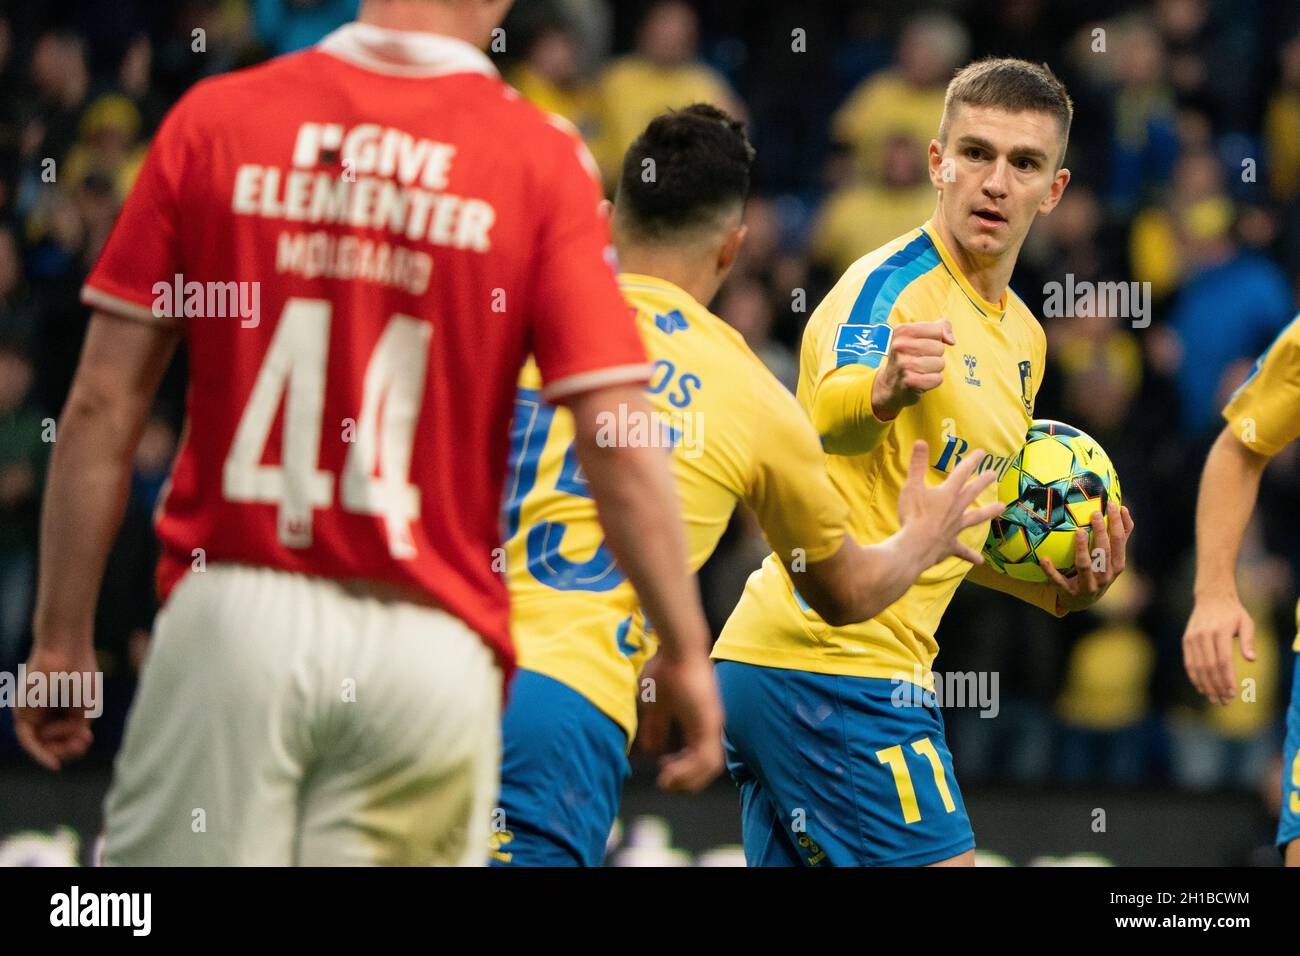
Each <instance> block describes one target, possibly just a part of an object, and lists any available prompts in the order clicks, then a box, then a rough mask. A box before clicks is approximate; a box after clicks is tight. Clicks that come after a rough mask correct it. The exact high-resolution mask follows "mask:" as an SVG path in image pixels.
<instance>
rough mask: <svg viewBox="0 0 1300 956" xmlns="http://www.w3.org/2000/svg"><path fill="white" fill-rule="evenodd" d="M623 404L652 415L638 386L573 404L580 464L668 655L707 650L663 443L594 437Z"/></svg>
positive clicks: (622, 565) (621, 564)
mask: <svg viewBox="0 0 1300 956" xmlns="http://www.w3.org/2000/svg"><path fill="white" fill-rule="evenodd" d="M620 405H624V406H626V409H627V411H626V415H627V416H628V417H627V419H626V420H628V421H634V420H635V416H637V415H644V416H646V420H647V421H650V420H651V419H650V415H651V411H650V407H649V405H648V404H647V403H646V401H645V398H644V397H643V396H642V394H641V391H640V389H639V388H632V387H627V388H610V389H601V390H600V391H598V392H593V393H589V394H587V395H584V396H580V397H579V398H578V399H575V400H574V401H573V402H571V403H570V408H571V409H572V411H573V414H574V425H575V429H576V436H577V451H578V461H579V463H580V464H581V466H582V470H583V473H584V474H585V475H586V477H587V483H588V485H589V486H590V488H591V493H592V498H593V499H594V500H595V502H596V509H597V511H598V513H599V516H600V523H601V527H602V528H603V529H604V531H605V539H606V541H607V542H608V543H609V547H610V551H611V552H612V553H613V555H614V559H615V560H616V561H617V562H618V565H619V568H621V569H622V571H623V573H624V574H625V575H627V578H628V580H630V581H631V582H632V586H633V587H634V588H635V589H636V592H637V596H638V598H639V599H640V601H641V605H642V607H643V608H644V609H645V612H646V616H647V617H648V618H649V619H650V621H652V622H653V623H654V627H655V630H656V632H657V633H658V634H659V637H660V639H661V640H662V642H663V650H664V653H665V655H666V656H668V657H686V656H690V655H696V654H705V653H707V651H708V647H709V632H708V625H707V623H706V622H705V619H704V612H703V610H702V608H701V606H700V600H699V593H698V589H697V587H696V584H695V579H694V576H693V575H692V574H691V573H690V571H689V569H688V568H687V565H686V540H685V535H684V533H683V530H682V522H681V513H680V507H679V504H678V501H677V492H676V489H675V488H674V486H673V480H672V473H671V471H670V470H669V464H668V456H667V455H665V454H664V452H663V450H662V449H659V448H649V447H635V446H626V445H624V446H619V445H617V444H613V445H602V444H601V443H600V442H599V441H598V440H597V435H598V433H599V431H600V425H601V422H602V421H603V419H602V417H601V416H602V415H603V414H611V415H615V416H617V415H619V414H620V413H619V412H618V408H619V406H620Z"/></svg>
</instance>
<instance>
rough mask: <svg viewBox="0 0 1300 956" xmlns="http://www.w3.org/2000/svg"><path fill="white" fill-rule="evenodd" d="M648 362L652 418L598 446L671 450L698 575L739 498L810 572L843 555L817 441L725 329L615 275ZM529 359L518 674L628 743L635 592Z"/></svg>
mask: <svg viewBox="0 0 1300 956" xmlns="http://www.w3.org/2000/svg"><path fill="white" fill-rule="evenodd" d="M619 281H620V284H621V286H622V289H623V294H624V296H625V298H627V300H628V302H629V303H630V304H631V306H632V307H633V308H634V309H635V310H636V316H637V324H638V326H639V328H640V330H641V335H642V339H643V340H644V342H645V345H646V351H647V353H648V354H649V357H650V359H651V360H652V361H653V363H654V372H653V377H652V379H651V381H650V384H649V386H648V388H647V398H648V400H649V403H650V405H651V406H652V408H653V410H654V419H653V421H632V420H628V419H629V416H627V415H620V416H618V417H616V418H611V419H610V420H608V421H607V422H604V423H600V428H601V430H602V431H606V430H607V432H608V433H607V434H605V435H604V436H603V438H602V436H601V435H598V438H602V440H608V441H617V442H641V443H647V442H648V443H651V444H657V445H661V446H663V447H664V448H671V449H672V452H671V456H672V457H671V462H672V471H673V476H674V479H675V482H676V487H677V495H678V498H679V499H680V502H681V511H682V518H683V521H684V523H685V527H686V536H687V545H688V549H689V562H690V567H691V569H692V570H696V569H698V568H699V567H700V565H702V564H703V563H704V562H705V560H706V559H707V558H708V557H709V555H710V554H712V553H713V549H714V548H715V547H716V546H717V543H718V539H719V538H720V537H721V536H722V533H723V531H725V530H726V527H727V522H728V521H729V520H730V517H731V513H732V511H733V509H734V508H735V505H736V502H737V501H743V502H744V503H745V504H747V505H748V506H749V507H750V508H751V509H753V511H754V512H755V514H756V515H757V517H758V519H759V523H760V525H761V526H762V528H763V531H764V534H765V535H766V536H767V540H768V543H769V544H770V545H771V546H772V547H773V548H779V549H793V548H796V547H799V548H803V549H804V550H805V552H806V555H805V557H806V560H807V561H808V562H816V561H821V560H824V559H825V558H828V557H830V556H831V555H832V554H834V553H835V551H836V550H838V548H839V546H840V544H841V542H842V540H843V538H844V535H845V533H846V531H847V527H848V509H847V506H846V505H845V503H844V501H843V499H842V498H840V497H839V496H838V495H837V494H836V493H835V489H834V487H833V486H832V485H831V482H830V478H829V477H828V476H827V473H826V467H825V457H824V456H823V455H822V452H821V448H820V446H819V444H818V441H817V433H816V432H815V431H814V430H813V428H812V425H811V424H810V423H809V422H808V419H807V416H806V415H805V414H804V412H803V410H802V409H801V408H800V407H799V404H798V402H797V401H796V400H795V398H794V396H793V395H791V394H790V393H789V392H788V391H787V390H786V389H785V388H784V387H783V386H782V385H781V384H780V383H779V382H778V381H777V380H776V378H775V377H773V375H772V374H771V373H770V372H769V371H768V370H767V369H766V368H765V367H764V366H763V364H762V363H761V362H760V361H759V360H758V358H757V357H756V356H755V355H754V353H753V352H751V351H750V350H749V348H748V346H746V345H745V341H744V339H743V338H741V336H740V334H739V333H738V332H736V330H735V329H733V328H731V327H730V326H728V325H726V324H725V323H724V322H723V321H722V320H721V319H719V318H718V317H716V316H715V315H713V314H712V313H710V312H709V311H708V310H707V309H706V308H705V307H704V306H702V305H701V304H700V303H699V302H697V301H696V300H695V299H694V298H692V297H691V296H690V295H689V294H688V293H686V292H685V291H683V290H682V289H680V288H678V287H677V286H675V285H673V284H672V283H670V282H666V281H664V280H662V279H658V278H654V277H651V276H642V275H632V274H624V275H622V276H620V278H619ZM540 385H541V382H540V379H539V377H538V373H537V369H536V367H535V366H533V365H532V363H531V362H530V363H529V365H528V367H526V368H525V369H524V372H523V376H522V378H521V380H520V389H519V394H518V399H517V401H516V410H515V421H514V426H513V429H512V435H511V439H512V445H511V456H510V463H511V472H510V474H509V475H508V476H507V484H506V500H505V504H504V520H505V524H506V527H505V533H506V576H507V580H508V583H509V586H510V603H511V608H510V623H511V633H512V636H513V638H514V642H515V647H516V649H517V650H518V655H519V666H520V667H523V668H526V669H528V670H532V671H537V672H539V673H542V674H545V675H547V676H548V677H552V678H554V679H556V680H558V681H560V682H562V683H564V684H566V685H568V686H569V687H571V688H573V689H574V690H576V691H578V692H579V693H581V694H582V695H583V696H585V697H586V698H587V699H588V700H590V701H591V702H592V703H593V704H595V705H596V706H597V707H599V708H600V709H601V710H602V711H604V712H605V713H606V714H608V715H609V716H610V717H611V718H613V719H614V720H615V721H617V722H618V723H619V724H620V725H621V726H622V727H623V728H624V729H625V730H626V731H627V733H628V738H629V740H630V739H631V738H632V736H633V735H634V733H635V728H636V702H637V701H636V698H637V679H638V677H639V675H640V672H641V667H642V666H643V665H644V663H645V662H646V661H647V660H648V659H649V658H650V657H652V656H653V655H654V652H655V650H656V647H657V643H656V640H655V638H654V634H653V630H652V628H650V627H649V626H648V624H647V622H646V621H645V618H644V615H643V614H642V613H641V611H640V608H639V606H638V603H637V597H636V593H635V592H634V591H633V589H632V585H631V584H630V583H629V582H628V581H627V580H626V579H624V577H623V575H622V573H621V572H620V571H619V569H618V567H617V565H616V564H615V563H614V559H613V557H612V556H611V555H610V553H609V550H608V548H607V547H606V546H605V543H604V536H603V533H602V531H601V527H600V523H599V521H598V520H597V516H596V506H595V502H594V501H592V499H591V495H590V492H589V491H588V490H587V483H586V480H585V479H584V478H583V476H582V472H581V469H580V468H579V467H578V461H577V454H576V452H575V450H574V428H573V417H572V415H571V414H570V413H569V411H568V410H567V409H564V408H556V407H554V406H551V405H548V404H546V403H544V402H543V401H542V400H541V398H540V395H539V390H540Z"/></svg>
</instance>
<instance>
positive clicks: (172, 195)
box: [81, 101, 184, 326]
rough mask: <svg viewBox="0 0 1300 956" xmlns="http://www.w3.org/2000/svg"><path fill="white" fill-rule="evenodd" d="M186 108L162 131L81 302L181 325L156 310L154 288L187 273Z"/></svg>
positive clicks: (173, 114)
mask: <svg viewBox="0 0 1300 956" xmlns="http://www.w3.org/2000/svg"><path fill="white" fill-rule="evenodd" d="M183 105H184V101H182V102H181V103H180V104H178V105H177V106H176V108H175V109H173V110H172V111H171V113H170V114H168V116H167V118H166V119H165V120H164V121H163V124H162V126H161V127H159V129H158V133H157V135H155V136H154V140H153V143H152V144H151V145H150V147H149V153H148V155H147V156H146V157H145V161H144V164H143V165H142V166H141V168H140V174H139V175H138V176H137V177H136V181H135V185H134V186H132V187H131V194H130V195H129V196H127V197H126V202H125V203H123V205H122V211H121V213H119V214H118V217H117V222H116V224H115V225H114V226H113V231H112V232H111V233H110V234H109V237H108V242H106V243H105V244H104V250H103V252H102V253H100V256H99V261H98V262H97V263H96V264H95V268H94V269H93V270H92V271H91V273H90V276H89V278H87V279H86V284H85V285H84V286H82V289H81V301H82V302H83V303H84V304H85V305H88V306H90V307H91V308H94V309H101V310H103V311H105V312H110V313H113V314H114V315H119V316H122V317H124V318H129V319H139V320H141V321H145V322H155V323H160V324H163V325H169V326H170V325H179V324H180V322H179V320H176V319H173V318H171V317H170V316H168V315H167V314H166V312H165V311H163V310H161V309H155V308H154V303H155V301H156V300H158V298H159V296H158V293H157V291H155V289H154V286H155V284H157V283H160V282H164V283H166V284H167V285H168V286H172V285H173V283H174V281H175V276H176V274H177V273H179V272H181V271H182V269H181V262H180V247H179V235H178V232H179V222H180V218H179V203H178V197H179V195H180V181H181V179H180V171H181V169H182V168H183V165H184V150H183V143H182V141H181V140H182V136H181V128H182V125H183V124H182V120H181V117H180V115H179V114H180V113H181V110H182V106H183ZM170 299H171V297H170V296H169V297H168V300H167V301H169V302H170Z"/></svg>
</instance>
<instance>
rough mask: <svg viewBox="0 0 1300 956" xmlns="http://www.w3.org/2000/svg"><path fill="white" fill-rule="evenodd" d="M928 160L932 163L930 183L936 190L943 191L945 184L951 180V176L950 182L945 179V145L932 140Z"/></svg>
mask: <svg viewBox="0 0 1300 956" xmlns="http://www.w3.org/2000/svg"><path fill="white" fill-rule="evenodd" d="M928 159H929V163H930V182H931V183H933V184H934V188H935V189H938V190H940V191H942V190H943V184H944V183H945V182H947V181H948V180H950V179H951V176H949V177H948V180H946V179H945V178H944V165H943V144H942V143H940V142H939V141H938V140H937V139H932V140H930V150H929V153H928Z"/></svg>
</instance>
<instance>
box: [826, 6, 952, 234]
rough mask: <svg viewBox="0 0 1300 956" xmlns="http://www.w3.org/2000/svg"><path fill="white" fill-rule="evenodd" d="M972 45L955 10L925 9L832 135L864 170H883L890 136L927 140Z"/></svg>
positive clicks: (834, 124)
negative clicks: (892, 60)
mask: <svg viewBox="0 0 1300 956" xmlns="http://www.w3.org/2000/svg"><path fill="white" fill-rule="evenodd" d="M969 46H970V39H969V37H968V35H967V33H966V28H965V27H963V26H962V25H961V23H960V22H959V21H957V20H955V19H954V18H953V17H952V16H950V15H949V14H946V13H927V14H922V15H921V16H918V17H917V18H915V19H914V20H911V21H910V22H909V23H908V24H907V26H906V27H905V28H904V29H903V32H902V35H901V36H900V37H899V41H898V55H897V58H896V60H895V63H894V66H893V67H891V68H890V69H887V70H882V71H881V72H879V73H876V74H874V75H872V76H869V77H867V78H866V79H865V80H863V81H862V83H861V84H859V85H858V87H857V89H855V90H854V91H853V92H852V93H850V94H849V98H848V100H847V101H845V103H844V105H843V106H841V107H840V108H839V109H838V110H837V111H836V113H835V115H834V117H833V118H832V120H831V135H832V137H833V138H834V139H835V141H836V142H838V143H840V144H842V145H844V146H847V147H849V148H850V149H851V150H852V151H853V153H854V155H855V156H856V157H857V159H858V162H859V163H860V164H861V167H862V171H863V173H864V174H865V175H867V176H869V177H876V176H878V175H879V174H880V170H881V166H882V163H883V161H884V159H885V157H886V150H885V142H886V140H887V139H888V138H889V137H890V136H897V135H904V136H910V137H911V139H912V140H913V141H915V142H918V143H921V144H923V145H924V146H928V145H929V143H930V140H931V139H933V138H934V131H935V129H937V128H938V125H939V117H940V115H941V114H942V113H943V94H944V89H945V88H946V87H947V85H948V80H949V79H950V78H951V77H952V71H953V70H954V69H955V68H956V66H957V65H958V64H959V63H961V62H963V61H964V60H965V59H966V53H967V50H968V49H969ZM893 235H897V233H893Z"/></svg>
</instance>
